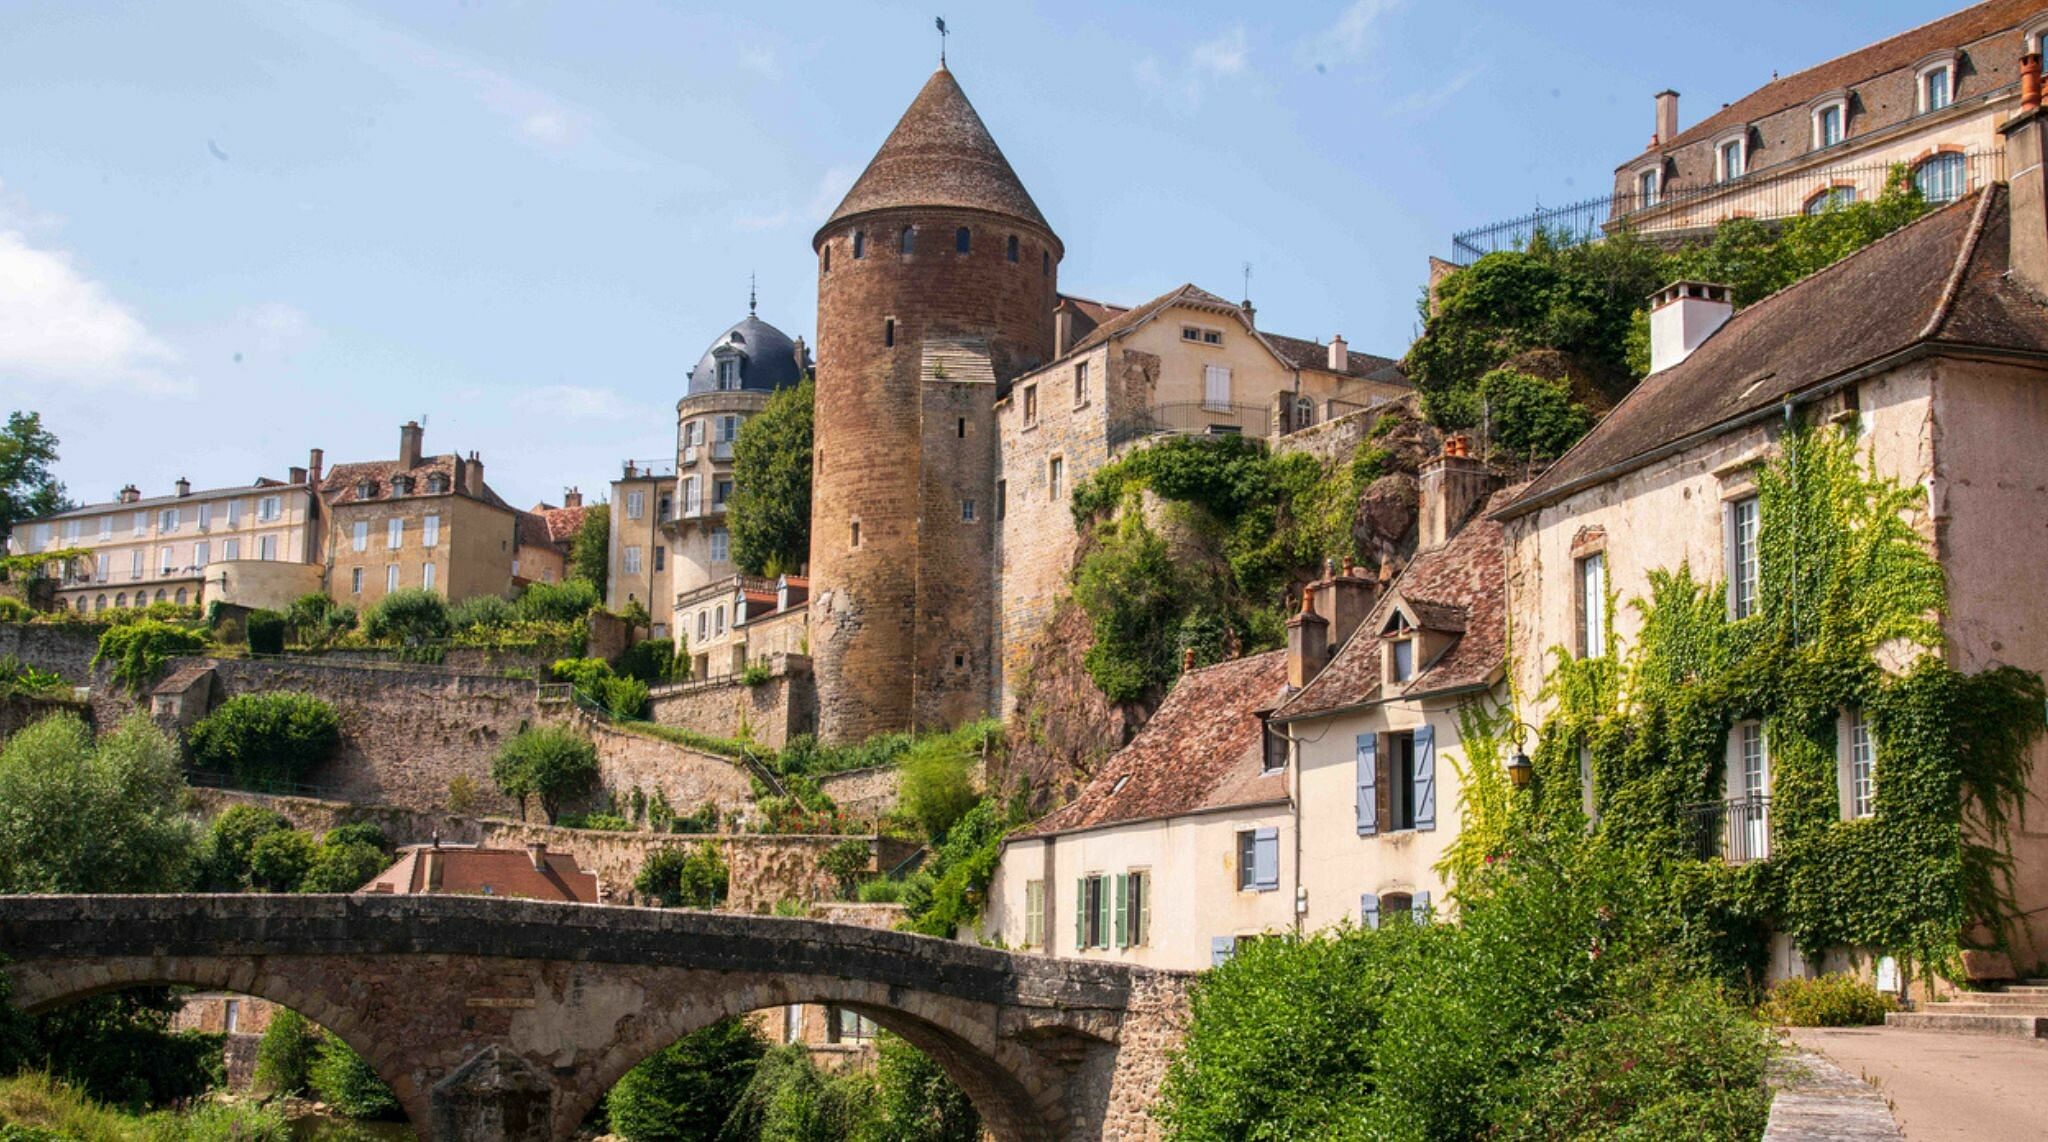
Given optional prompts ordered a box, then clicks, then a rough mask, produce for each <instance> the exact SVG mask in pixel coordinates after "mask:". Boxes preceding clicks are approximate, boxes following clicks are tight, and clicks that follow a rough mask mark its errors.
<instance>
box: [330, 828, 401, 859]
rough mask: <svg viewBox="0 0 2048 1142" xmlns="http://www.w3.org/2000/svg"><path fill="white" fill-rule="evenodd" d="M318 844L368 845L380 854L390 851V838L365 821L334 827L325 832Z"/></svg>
mask: <svg viewBox="0 0 2048 1142" xmlns="http://www.w3.org/2000/svg"><path fill="white" fill-rule="evenodd" d="M320 843H321V844H323V845H342V844H364V845H369V846H370V847H371V848H373V849H376V850H377V851H378V852H380V853H388V852H390V851H391V838H389V837H387V836H385V835H384V830H382V829H380V828H378V827H377V826H375V825H372V824H370V823H369V822H367V821H352V822H350V823H349V824H346V825H336V826H335V827H333V828H331V829H329V830H327V832H326V834H325V835H324V836H322V837H321V838H320Z"/></svg>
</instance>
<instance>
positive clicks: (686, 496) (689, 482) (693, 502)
mask: <svg viewBox="0 0 2048 1142" xmlns="http://www.w3.org/2000/svg"><path fill="white" fill-rule="evenodd" d="M703 512H704V497H703V495H702V493H700V492H698V490H697V477H695V476H685V477H683V514H684V515H686V516H695V515H701V514H703Z"/></svg>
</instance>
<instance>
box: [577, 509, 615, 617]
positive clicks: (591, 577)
mask: <svg viewBox="0 0 2048 1142" xmlns="http://www.w3.org/2000/svg"><path fill="white" fill-rule="evenodd" d="M611 548H612V512H611V507H610V505H608V504H603V503H600V504H598V505H596V506H595V507H592V508H590V509H589V510H588V511H585V512H584V513H583V522H582V523H581V524H579V525H578V526H577V528H576V537H575V538H574V539H572V540H570V541H569V577H570V578H571V579H581V580H583V581H584V582H586V583H589V584H590V585H591V586H593V587H595V588H597V597H598V598H599V599H602V598H604V594H605V584H606V583H608V582H610V574H609V570H610V567H611Z"/></svg>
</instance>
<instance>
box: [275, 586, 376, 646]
mask: <svg viewBox="0 0 2048 1142" xmlns="http://www.w3.org/2000/svg"><path fill="white" fill-rule="evenodd" d="M264 613H268V612H264ZM250 617H251V618H252V619H253V618H254V616H253V615H252V616H250ZM284 625H285V629H286V630H287V631H288V632H289V633H290V634H291V637H292V638H294V639H296V640H298V642H299V643H300V644H301V645H308V646H310V645H315V644H320V643H325V642H328V641H331V640H332V639H334V638H335V637H337V636H338V635H340V634H341V633H342V632H344V631H348V630H351V629H354V627H355V625H356V609H355V608H354V607H347V606H341V605H338V604H336V603H335V601H334V600H333V599H330V598H328V597H327V596H326V595H323V594H321V593H320V592H318V591H314V592H312V593H311V594H307V595H300V596H299V597H298V598H296V599H293V600H292V605H291V606H289V607H286V608H285V612H284Z"/></svg>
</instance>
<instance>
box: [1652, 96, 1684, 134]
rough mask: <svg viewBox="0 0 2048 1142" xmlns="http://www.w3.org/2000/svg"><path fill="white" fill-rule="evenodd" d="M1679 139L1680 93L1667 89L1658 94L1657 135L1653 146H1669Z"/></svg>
mask: <svg viewBox="0 0 2048 1142" xmlns="http://www.w3.org/2000/svg"><path fill="white" fill-rule="evenodd" d="M1677 137H1678V93H1677V92H1676V91H1673V90H1671V89H1670V88H1668V87H1667V88H1665V89H1664V90H1663V91H1660V92H1658V93H1657V134H1656V135H1655V136H1653V138H1652V140H1651V145H1652V146H1658V147H1662V146H1668V145H1670V143H1671V140H1673V139H1675V138H1677Z"/></svg>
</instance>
